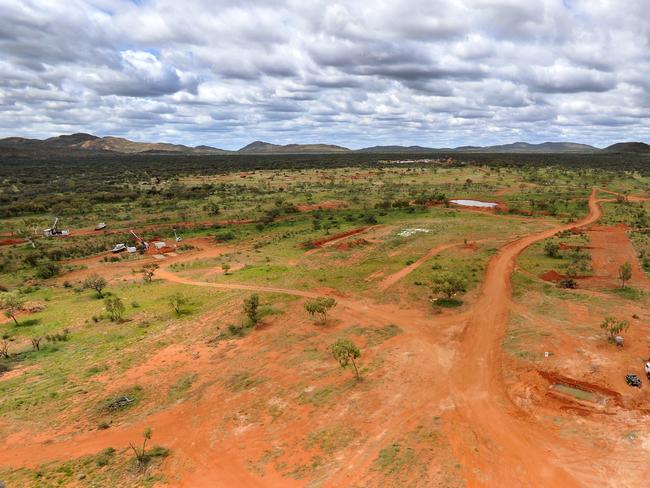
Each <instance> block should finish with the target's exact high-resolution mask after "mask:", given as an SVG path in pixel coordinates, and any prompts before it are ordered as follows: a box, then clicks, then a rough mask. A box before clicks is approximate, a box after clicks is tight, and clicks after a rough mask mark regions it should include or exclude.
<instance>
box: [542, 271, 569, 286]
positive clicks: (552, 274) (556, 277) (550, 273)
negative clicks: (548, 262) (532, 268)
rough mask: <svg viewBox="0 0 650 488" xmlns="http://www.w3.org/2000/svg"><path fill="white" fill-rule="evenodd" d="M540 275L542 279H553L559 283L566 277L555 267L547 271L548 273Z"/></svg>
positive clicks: (552, 280)
mask: <svg viewBox="0 0 650 488" xmlns="http://www.w3.org/2000/svg"><path fill="white" fill-rule="evenodd" d="M539 277H540V278H541V279H543V280H544V281H551V282H553V283H557V282H559V281H562V280H563V279H564V278H565V276H564V275H561V274H560V273H558V272H557V271H555V270H554V269H552V270H550V271H547V272H546V273H544V274H542V275H540V276H539Z"/></svg>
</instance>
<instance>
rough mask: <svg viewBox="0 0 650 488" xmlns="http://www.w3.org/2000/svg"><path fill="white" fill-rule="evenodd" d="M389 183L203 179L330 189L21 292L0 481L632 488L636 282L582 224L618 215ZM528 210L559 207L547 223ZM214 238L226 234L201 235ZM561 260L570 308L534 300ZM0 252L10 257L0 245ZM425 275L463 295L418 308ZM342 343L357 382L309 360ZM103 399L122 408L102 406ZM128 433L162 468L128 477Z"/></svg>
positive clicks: (629, 248) (637, 458) (427, 288)
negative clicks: (572, 273)
mask: <svg viewBox="0 0 650 488" xmlns="http://www.w3.org/2000/svg"><path fill="white" fill-rule="evenodd" d="M411 173H412V172H410V171H406V170H405V169H393V170H390V171H382V172H377V171H368V172H363V171H361V170H356V169H355V170H343V169H341V170H332V171H326V170H322V171H320V170H318V171H315V172H314V173H313V174H311V173H305V174H302V173H291V172H287V174H284V173H283V172H279V173H273V172H256V173H253V174H247V175H224V176H219V177H217V178H218V179H220V180H224V181H228V182H230V181H233V180H235V179H237V178H239V179H240V180H243V181H245V182H246V184H247V185H248V184H250V185H251V186H252V187H260V186H261V185H269V186H272V187H274V188H275V187H277V188H278V189H279V188H283V192H285V191H286V189H287V188H290V187H291V185H296V187H302V186H305V185H308V184H309V182H310V181H313V180H312V178H320V179H321V180H323V181H329V180H330V179H331V180H332V183H331V186H327V185H325V186H323V185H322V183H321V184H320V186H317V185H316V184H315V183H313V185H314V190H315V189H316V188H318V191H313V192H311V197H310V199H308V200H307V201H302V202H301V201H299V200H300V199H299V198H297V197H294V198H285V199H284V202H285V203H286V202H287V201H289V200H295V201H292V203H294V204H295V205H296V207H297V212H293V211H292V212H289V213H280V214H279V215H276V216H275V218H274V219H273V220H272V221H271V222H269V223H267V224H265V225H264V226H262V228H261V229H260V228H258V227H256V225H257V224H256V223H244V224H231V225H229V226H225V227H223V228H222V229H218V230H216V231H215V230H212V229H202V228H197V229H196V230H195V231H191V230H189V229H188V230H186V235H185V240H184V241H182V244H183V245H184V246H183V247H181V246H180V244H181V243H179V247H178V249H177V250H176V252H173V253H171V254H169V253H168V254H167V255H166V256H164V257H163V258H162V259H159V258H156V257H155V256H153V255H146V254H145V255H142V256H140V255H138V256H134V257H130V258H124V259H119V260H117V261H116V262H110V260H109V261H106V259H105V258H106V256H107V254H105V253H98V254H96V255H92V256H89V257H81V258H77V259H73V260H69V261H67V262H66V263H65V264H66V266H67V269H68V270H67V272H64V273H62V274H61V275H60V276H58V277H55V278H51V279H47V280H40V281H39V282H38V283H36V282H34V283H32V284H31V289H29V290H26V289H23V295H25V297H27V298H28V300H29V303H28V305H30V306H31V309H32V310H33V311H32V312H22V313H20V314H19V315H18V320H19V323H20V324H21V325H19V326H15V325H12V321H7V322H6V323H4V324H3V325H2V326H1V327H2V331H3V333H4V334H5V336H6V337H7V339H8V340H9V341H10V342H9V347H10V353H11V354H12V356H11V358H10V359H9V360H7V361H5V363H6V364H7V366H8V371H7V372H5V373H3V374H2V375H1V376H0V392H1V393H2V400H0V414H1V417H0V433H1V434H2V439H3V441H2V450H3V452H4V453H5V455H3V456H2V458H0V480H4V481H5V482H6V483H7V485H8V486H14V485H17V486H59V485H61V484H64V485H66V486H153V485H160V486H164V485H171V486H188V487H195V486H294V485H295V486H593V485H599V484H603V483H610V484H612V485H613V486H632V485H635V486H638V485H643V483H644V481H645V478H646V477H647V475H648V473H649V468H647V467H646V462H645V457H646V456H647V454H648V450H650V437H648V436H647V432H649V431H650V424H649V421H648V415H647V407H646V406H647V404H648V400H650V396H649V395H650V393H649V392H648V389H647V385H644V386H646V387H645V388H641V389H640V390H637V389H633V388H630V387H629V386H627V385H626V384H625V374H626V373H628V372H633V373H635V374H638V375H639V376H641V377H643V374H642V373H643V364H644V358H646V357H647V355H648V340H649V338H650V334H649V333H648V329H647V327H648V323H649V321H650V314H649V313H648V309H649V307H648V305H649V302H650V298H649V295H648V286H647V277H646V276H645V274H644V271H643V268H642V261H641V260H639V259H638V251H637V248H635V247H633V246H634V245H636V244H635V243H633V242H632V241H631V240H630V239H629V238H628V234H627V232H626V229H625V228H624V227H621V226H616V227H611V225H612V224H613V223H612V222H608V224H607V225H608V226H610V227H604V226H602V225H601V224H600V221H602V220H604V219H609V218H610V212H609V209H610V207H611V208H614V209H618V207H612V206H616V205H619V206H620V205H629V204H627V203H625V202H623V203H616V202H615V201H613V200H614V198H613V195H611V194H608V193H605V192H603V191H600V192H599V191H597V190H596V189H594V190H593V191H592V190H591V186H589V185H588V183H590V181H589V180H588V178H584V181H582V180H580V181H577V180H576V181H574V182H573V185H572V184H570V183H569V181H571V178H570V177H566V181H565V182H564V181H562V178H560V179H556V180H555V183H556V185H557V186H552V185H550V184H549V185H546V186H542V185H541V184H540V183H537V182H532V181H530V178H527V179H526V181H524V179H525V178H523V177H522V175H521V174H517V172H514V171H513V172H508V171H503V172H498V173H490V172H489V171H486V170H484V169H481V168H472V167H468V168H444V169H439V170H436V171H418V172H415V174H411ZM242 176H246V177H245V178H242ZM205 179H206V177H200V178H199V177H192V178H190V177H188V178H187V180H188V181H191V182H192V183H194V182H198V183H201V184H203V183H205ZM468 179H470V180H473V181H470V182H469V183H468V182H467V180H468ZM533 179H534V178H533ZM359 180H361V181H364V182H366V181H371V182H372V183H371V184H372V185H374V186H382V187H386V186H387V185H392V186H391V188H393V190H392V191H393V197H392V198H391V199H392V201H396V200H404V201H406V203H405V204H400V206H397V207H393V206H392V205H391V206H389V207H388V208H386V206H385V205H382V202H383V201H384V199H383V198H380V197H379V195H383V193H382V192H374V191H372V192H368V193H366V194H365V195H364V193H363V192H359V190H360V187H357V186H354V187H350V188H347V191H346V190H345V188H344V187H345V185H346V184H348V183H346V182H351V183H350V184H353V182H355V181H359ZM479 180H480V181H483V180H484V181H485V182H484V183H481V184H478V183H475V182H476V181H479ZM534 180H535V181H537V180H536V179H534ZM427 183H428V184H429V185H430V186H431V187H433V188H435V189H436V190H437V191H441V190H442V189H446V196H447V197H449V198H476V199H481V200H487V201H497V202H499V203H501V208H502V209H501V210H497V211H496V212H492V211H489V212H488V211H473V210H467V209H462V208H458V207H454V206H447V205H445V204H444V203H441V202H433V201H424V202H422V203H421V204H418V203H417V202H415V201H414V200H416V199H417V194H418V193H419V192H420V189H421V188H425V187H426V185H427ZM592 183H595V182H592ZM632 184H634V183H632ZM364 185H365V183H364ZM620 186H623V185H622V184H620V185H618V186H616V189H622V188H619V187H620ZM412 187H416V188H417V189H418V190H417V191H411V190H412V189H413V188H412ZM352 188H353V189H354V190H355V191H354V192H351V191H350V190H351V189H352ZM296 192H297V190H296ZM451 192H453V193H451ZM549 195H564V196H562V197H560V198H557V199H556V200H555V202H554V203H551V205H553V206H554V207H555V208H554V209H553V208H551V207H549V202H548V199H549ZM639 196H640V197H643V195H639ZM251 198H252V197H251ZM355 200H356V201H355ZM630 200H632V199H630ZM264 201H265V200H261V202H264ZM321 201H322V202H328V203H327V204H323V205H319V204H318V202H321ZM332 202H335V204H333V203H332ZM370 203H372V206H371V205H370ZM630 204H634V202H631V203H630ZM301 205H304V206H303V207H301ZM269 206H273V207H278V204H277V203H275V202H274V203H271V202H269V203H268V204H267V208H265V207H264V206H262V207H261V210H257V209H255V208H253V207H252V213H253V214H254V215H249V214H247V213H246V212H245V211H244V210H242V211H241V212H240V213H238V214H235V213H232V214H229V215H227V217H228V218H230V219H241V220H243V221H244V222H248V219H250V220H255V221H258V220H259V217H260V215H264V214H265V212H267V211H268V207H269ZM319 207H324V208H325V210H322V209H321V208H319ZM242 208H243V207H242ZM513 208H517V210H516V211H513ZM603 208H605V209H606V212H605V215H604V216H603V214H602V209H603ZM506 209H509V210H506ZM314 212H315V213H316V215H317V216H318V218H315V217H314ZM224 213H226V212H224ZM616 213H620V212H618V210H616ZM611 214H614V212H611ZM359 215H361V217H362V218H359V217H358V216H359ZM368 215H372V216H373V217H374V218H368ZM203 217H204V216H203ZM350 217H354V218H352V219H351V218H350ZM200 218H201V216H198V215H197V219H200ZM204 221H205V220H204V219H201V220H200V222H204ZM315 221H318V224H314V222H315ZM328 222H329V223H331V225H327V226H326V225H324V224H326V223H328ZM145 225H155V224H149V223H145ZM198 227H201V226H198ZM160 229H161V232H162V229H164V227H161V228H160ZM225 231H231V232H233V233H234V237H233V238H228V239H225V240H224V239H218V240H217V241H215V239H213V238H212V237H211V236H210V235H211V234H215V233H216V235H217V236H218V237H219V236H220V235H221V236H222V237H223V232H225ZM558 234H559V235H560V237H554V236H556V235H558ZM84 235H85V234H83V233H82V234H80V235H79V236H78V237H74V235H73V237H72V238H71V239H83V238H84ZM608 236H611V239H610V238H608ZM548 240H554V241H558V242H562V243H563V246H564V248H563V249H564V251H563V253H564V254H563V255H562V256H561V257H560V258H548V257H547V256H545V255H544V244H545V242H547V241H548ZM71 242H74V241H71ZM577 245H580V246H582V247H583V248H584V249H585V250H586V251H587V252H588V253H589V259H590V261H591V271H589V272H585V276H584V277H579V278H577V280H576V281H577V282H578V288H577V289H575V290H573V289H561V288H558V287H557V286H556V285H555V283H554V282H550V281H548V280H545V279H544V276H548V274H547V273H548V272H550V271H556V272H557V273H558V274H562V273H564V271H563V270H564V267H565V265H566V260H567V259H568V258H567V257H566V254H567V252H568V250H569V249H572V248H573V246H577ZM5 252H8V253H15V254H19V253H24V252H26V251H25V250H24V245H22V247H20V246H15V245H14V247H12V246H7V247H6V251H5ZM624 261H631V262H632V264H633V276H632V279H631V280H630V282H629V284H628V286H627V287H626V288H620V285H619V283H617V279H616V274H615V273H616V272H617V269H618V266H619V265H620V264H621V263H622V262H624ZM149 262H150V263H156V264H158V265H159V266H160V268H159V269H158V270H157V271H156V272H155V274H154V279H153V281H152V283H143V282H142V277H141V274H140V273H138V272H135V273H134V272H133V270H134V269H136V270H137V269H139V268H140V267H141V266H142V265H143V264H144V263H149ZM224 264H227V265H229V267H228V266H226V267H224ZM442 272H447V273H452V274H453V275H454V276H460V277H462V278H463V280H464V282H465V285H466V286H465V288H466V292H465V293H462V294H459V295H456V296H455V297H454V298H455V300H454V307H451V308H450V307H448V306H444V307H443V306H440V305H435V304H432V301H433V300H434V299H435V298H437V296H436V295H434V294H432V291H431V282H432V278H433V277H434V276H436V275H437V274H440V273H442ZM95 273H97V274H99V275H100V276H103V277H105V278H106V279H107V280H108V283H109V284H108V286H107V291H108V292H110V293H111V294H113V296H119V297H120V298H121V299H122V301H123V302H124V304H125V314H124V319H123V321H121V322H119V323H116V322H111V321H110V320H108V319H107V317H106V313H105V311H104V302H103V300H100V299H98V298H96V297H95V296H94V292H92V291H90V290H82V289H80V283H81V282H82V281H83V280H84V279H85V278H87V277H88V276H90V275H92V274H95ZM6 277H7V279H6V283H7V284H8V286H12V285H13V284H14V283H17V282H19V281H21V280H23V279H24V277H22V276H20V274H19V272H18V273H16V274H13V275H12V274H6ZM28 286H29V285H28ZM23 288H24V287H23ZM176 293H180V294H181V295H182V296H183V297H185V298H186V299H187V300H186V301H187V303H186V304H184V305H183V307H182V311H181V313H180V314H177V313H175V312H174V310H173V309H172V307H171V306H170V304H169V297H170V296H172V295H174V294H176ZM252 293H258V294H259V295H260V298H261V306H260V311H261V316H262V319H261V322H260V324H259V325H257V327H255V328H246V329H245V330H244V331H239V332H237V326H238V324H240V323H242V321H243V318H242V301H243V300H244V299H245V298H247V297H249V296H250V295H251V294H252ZM320 296H327V297H333V298H335V299H336V301H337V306H336V307H335V308H334V309H333V310H332V311H331V312H330V313H329V314H328V316H327V319H326V320H325V321H319V320H316V319H315V318H312V317H310V316H309V315H308V314H307V313H306V311H305V310H304V308H303V304H304V302H305V300H308V299H313V298H316V297H320ZM456 300H457V302H456ZM28 308H29V307H28ZM607 315H615V316H616V317H617V318H620V319H626V320H628V321H629V323H630V327H629V329H628V331H627V332H626V333H625V339H626V343H625V346H624V347H623V348H622V349H620V350H617V348H616V347H615V346H613V345H612V344H609V343H608V342H607V341H606V339H605V335H604V334H603V332H602V331H601V330H600V328H599V325H600V323H601V322H602V320H603V318H604V317H605V316H607ZM230 326H234V328H233V327H230ZM64 329H68V330H69V333H68V334H69V338H68V339H67V340H63V341H50V342H47V341H46V340H44V341H43V346H42V347H41V350H32V349H33V348H32V346H31V343H30V340H31V339H32V338H34V337H37V336H38V337H41V336H43V337H45V336H47V335H48V334H50V335H51V334H55V333H57V332H59V333H60V332H62V331H63V330H64ZM233 331H235V332H233ZM341 337H346V338H349V339H351V340H352V341H353V342H354V343H355V344H357V345H358V346H359V348H360V350H361V358H360V359H359V362H360V370H361V376H362V380H361V381H359V382H357V381H355V379H354V376H353V373H352V371H351V370H349V369H346V370H343V369H341V368H339V367H338V366H337V364H336V362H335V361H334V359H333V358H332V356H331V354H330V351H329V346H330V345H331V344H332V343H333V342H334V341H335V340H336V339H337V338H341ZM546 353H548V354H546ZM643 378H644V377H643ZM122 396H126V397H128V398H129V399H132V400H133V401H132V402H131V403H129V404H128V405H126V406H124V407H119V408H111V407H110V406H109V405H110V404H111V401H113V400H114V399H116V398H120V397H122ZM145 428H151V429H152V432H153V438H152V441H151V445H154V444H155V445H159V446H161V447H164V448H165V449H169V452H168V453H166V452H164V450H161V451H160V452H161V453H163V452H164V454H165V455H162V454H161V455H160V456H156V457H153V458H152V459H151V461H150V464H149V465H148V467H147V470H146V472H144V473H143V472H142V470H138V469H136V468H137V467H136V466H135V464H134V462H133V460H132V457H133V456H132V453H131V452H130V451H129V450H128V444H129V442H139V441H140V440H141V439H142V432H143V431H144V429H145ZM109 447H110V448H113V449H114V450H115V451H114V452H112V451H106V449H107V448H109ZM639 453H642V455H639Z"/></svg>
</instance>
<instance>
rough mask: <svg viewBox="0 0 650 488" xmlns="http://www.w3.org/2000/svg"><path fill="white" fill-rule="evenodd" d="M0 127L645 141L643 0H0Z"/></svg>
mask: <svg viewBox="0 0 650 488" xmlns="http://www.w3.org/2000/svg"><path fill="white" fill-rule="evenodd" d="M0 74H1V76H0V137H7V136H23V137H36V138H44V137H50V136H54V135H58V134H63V133H72V132H89V133H93V134H96V135H100V136H106V135H114V136H121V137H127V138H130V139H133V140H138V141H152V142H153V141H162V142H173V143H182V144H188V145H199V144H206V145H211V146H215V147H220V148H224V149H237V148H239V147H241V146H244V145H245V144H248V143H249V142H251V141H253V140H264V141H268V142H272V143H277V144H288V143H318V142H320V143H330V144H339V145H343V146H347V147H350V148H360V147H365V146H372V145H384V144H400V145H412V144H418V145H424V146H428V147H453V146H459V145H469V144H471V145H490V144H500V143H509V142H514V141H522V140H523V141H528V142H534V143H536V142H543V141H548V140H551V141H576V142H583V143H588V144H593V145H595V146H598V147H604V146H607V145H609V144H611V143H613V142H618V141H628V140H641V141H646V142H650V0H626V1H621V0H393V1H383V0H372V1H368V0H365V1H336V0H323V1H321V0H308V1H305V0H268V1H235V0H227V1H221V0H209V1H208V0H205V1H203V0H182V1H179V0H139V1H135V0H134V1H122V0H97V1H92V0H88V1H85V0H65V1H56V0H49V1H46V0H22V1H20V0H0Z"/></svg>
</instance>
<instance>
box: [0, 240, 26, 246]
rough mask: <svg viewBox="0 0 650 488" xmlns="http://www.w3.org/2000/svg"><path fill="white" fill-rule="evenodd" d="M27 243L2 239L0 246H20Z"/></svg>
mask: <svg viewBox="0 0 650 488" xmlns="http://www.w3.org/2000/svg"><path fill="white" fill-rule="evenodd" d="M24 242H27V241H26V240H25V239H2V240H1V241H0V246H11V245H12V244H22V243H24Z"/></svg>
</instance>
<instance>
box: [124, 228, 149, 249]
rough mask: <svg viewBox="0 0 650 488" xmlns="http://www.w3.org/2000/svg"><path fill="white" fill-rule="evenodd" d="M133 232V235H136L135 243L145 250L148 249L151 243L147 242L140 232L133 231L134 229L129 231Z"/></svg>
mask: <svg viewBox="0 0 650 488" xmlns="http://www.w3.org/2000/svg"><path fill="white" fill-rule="evenodd" d="M129 232H130V233H131V234H133V237H135V244H136V247H137V246H142V247H143V248H144V250H145V251H146V250H147V249H149V243H148V242H146V241H145V240H144V239H143V238H142V237H140V236H139V235H138V234H136V233H135V232H133V231H132V230H130V231H129Z"/></svg>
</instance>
